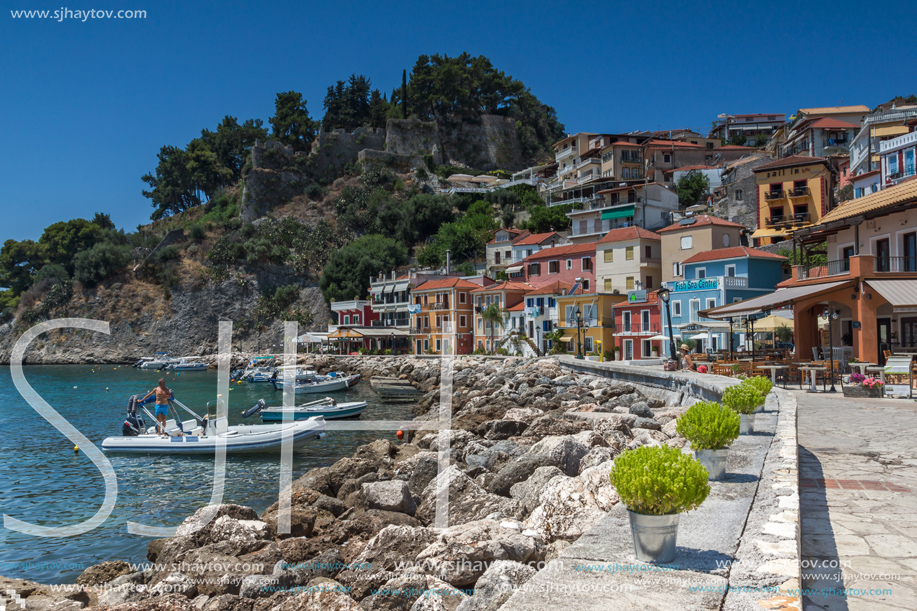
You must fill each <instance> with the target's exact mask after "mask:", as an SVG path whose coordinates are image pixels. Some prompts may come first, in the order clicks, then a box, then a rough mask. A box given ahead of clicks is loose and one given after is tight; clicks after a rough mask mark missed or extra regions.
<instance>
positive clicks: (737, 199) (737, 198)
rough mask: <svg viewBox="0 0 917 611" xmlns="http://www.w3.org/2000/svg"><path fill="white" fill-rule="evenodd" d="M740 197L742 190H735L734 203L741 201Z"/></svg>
mask: <svg viewBox="0 0 917 611" xmlns="http://www.w3.org/2000/svg"><path fill="white" fill-rule="evenodd" d="M742 196H743V194H742V189H736V201H737V202H740V201H742Z"/></svg>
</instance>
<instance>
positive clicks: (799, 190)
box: [787, 187, 812, 197]
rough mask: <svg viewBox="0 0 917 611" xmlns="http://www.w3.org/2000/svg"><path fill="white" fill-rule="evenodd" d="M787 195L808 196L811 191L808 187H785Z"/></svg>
mask: <svg viewBox="0 0 917 611" xmlns="http://www.w3.org/2000/svg"><path fill="white" fill-rule="evenodd" d="M787 195H789V196H790V197H808V196H809V195H812V191H811V190H810V189H809V187H793V188H792V189H787Z"/></svg>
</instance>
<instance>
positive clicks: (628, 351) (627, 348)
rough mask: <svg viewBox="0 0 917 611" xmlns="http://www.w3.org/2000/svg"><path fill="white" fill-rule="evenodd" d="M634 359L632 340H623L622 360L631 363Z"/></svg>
mask: <svg viewBox="0 0 917 611" xmlns="http://www.w3.org/2000/svg"><path fill="white" fill-rule="evenodd" d="M633 358H634V340H632V339H626V340H624V360H626V361H631V360H633Z"/></svg>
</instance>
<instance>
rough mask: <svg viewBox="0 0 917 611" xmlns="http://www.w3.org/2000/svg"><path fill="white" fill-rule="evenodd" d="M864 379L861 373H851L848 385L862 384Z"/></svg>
mask: <svg viewBox="0 0 917 611" xmlns="http://www.w3.org/2000/svg"><path fill="white" fill-rule="evenodd" d="M865 379H866V376H864V375H863V374H862V373H851V374H850V383H851V384H862V383H863V380H865Z"/></svg>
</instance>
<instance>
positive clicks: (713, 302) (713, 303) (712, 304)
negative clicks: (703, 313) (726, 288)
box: [706, 297, 716, 310]
mask: <svg viewBox="0 0 917 611" xmlns="http://www.w3.org/2000/svg"><path fill="white" fill-rule="evenodd" d="M715 307H716V299H714V298H713V297H707V307H706V309H707V310H709V309H710V308H715Z"/></svg>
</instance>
